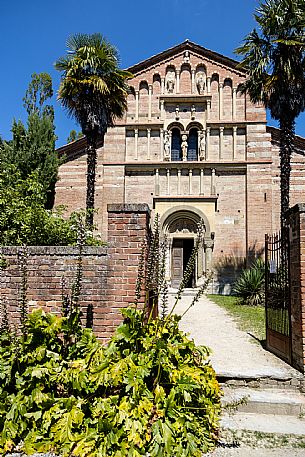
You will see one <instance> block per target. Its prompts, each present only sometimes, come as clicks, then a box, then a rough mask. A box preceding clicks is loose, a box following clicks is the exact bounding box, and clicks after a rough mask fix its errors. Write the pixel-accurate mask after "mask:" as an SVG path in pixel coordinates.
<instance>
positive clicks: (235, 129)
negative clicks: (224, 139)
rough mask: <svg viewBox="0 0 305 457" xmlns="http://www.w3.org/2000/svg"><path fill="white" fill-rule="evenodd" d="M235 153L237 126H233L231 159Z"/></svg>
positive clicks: (234, 156)
mask: <svg viewBox="0 0 305 457" xmlns="http://www.w3.org/2000/svg"><path fill="white" fill-rule="evenodd" d="M236 153H237V127H236V126H234V127H233V160H235V158H236Z"/></svg>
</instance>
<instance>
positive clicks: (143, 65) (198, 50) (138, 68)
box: [128, 40, 246, 76]
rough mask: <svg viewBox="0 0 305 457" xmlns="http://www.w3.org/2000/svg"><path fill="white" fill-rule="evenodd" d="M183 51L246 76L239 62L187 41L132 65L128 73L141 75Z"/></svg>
mask: <svg viewBox="0 0 305 457" xmlns="http://www.w3.org/2000/svg"><path fill="white" fill-rule="evenodd" d="M185 51H191V52H192V51H193V52H194V53H195V54H197V55H200V56H202V57H205V58H207V59H209V60H212V61H214V62H215V63H219V64H221V65H225V66H226V67H228V68H231V69H234V70H235V71H238V72H239V73H240V74H241V75H245V74H246V71H245V70H244V69H243V68H242V67H241V66H240V62H238V61H237V60H233V59H231V58H229V57H226V56H224V55H222V54H219V53H217V52H214V51H211V50H210V49H207V48H204V47H203V46H200V45H199V44H196V43H193V42H192V41H189V40H185V41H184V42H183V43H180V44H178V45H176V46H173V47H172V48H169V49H167V50H165V51H162V52H160V53H158V54H155V55H154V56H152V57H149V58H148V59H145V60H143V61H142V62H139V63H137V64H135V65H132V66H131V67H129V68H128V71H130V72H131V73H133V74H134V75H135V76H136V75H137V73H141V72H143V71H145V70H146V69H148V68H149V67H151V66H154V65H157V64H159V63H162V62H163V61H164V60H167V59H169V58H171V57H174V56H176V55H177V54H180V53H182V52H185Z"/></svg>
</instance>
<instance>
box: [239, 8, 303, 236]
mask: <svg viewBox="0 0 305 457" xmlns="http://www.w3.org/2000/svg"><path fill="white" fill-rule="evenodd" d="M255 19H256V21H257V24H258V27H259V31H257V30H256V29H254V30H253V31H252V32H251V33H250V34H249V35H248V36H247V37H246V38H245V40H244V44H243V45H242V46H241V47H239V48H237V49H236V52H237V53H238V54H240V55H242V56H243V60H242V62H241V66H242V67H243V68H244V69H245V70H246V71H247V73H248V78H247V80H246V81H245V83H244V84H243V86H242V90H243V92H244V93H245V92H246V93H248V94H249V96H250V99H251V101H252V102H254V103H258V102H262V103H263V104H264V106H265V107H266V108H268V109H269V110H270V113H271V116H272V117H273V118H274V119H276V120H277V121H279V127H280V168H281V227H282V229H284V228H285V227H287V222H286V218H285V214H286V211H287V210H288V209H289V183H290V158H291V154H292V152H293V143H294V137H295V119H296V118H297V116H298V115H299V114H300V113H301V112H302V111H304V109H305V33H304V25H305V2H304V0H266V2H265V3H260V6H259V7H258V9H257V10H256V14H255Z"/></svg>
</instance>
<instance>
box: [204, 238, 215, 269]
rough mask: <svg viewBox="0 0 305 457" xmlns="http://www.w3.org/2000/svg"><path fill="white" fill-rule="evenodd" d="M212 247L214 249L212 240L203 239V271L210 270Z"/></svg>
mask: <svg viewBox="0 0 305 457" xmlns="http://www.w3.org/2000/svg"><path fill="white" fill-rule="evenodd" d="M213 247H214V241H213V240H209V239H204V249H205V271H207V270H210V268H211V265H212V252H213Z"/></svg>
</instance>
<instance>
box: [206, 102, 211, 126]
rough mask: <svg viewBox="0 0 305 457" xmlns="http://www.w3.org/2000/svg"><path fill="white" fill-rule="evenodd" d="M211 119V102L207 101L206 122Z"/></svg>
mask: <svg viewBox="0 0 305 457" xmlns="http://www.w3.org/2000/svg"><path fill="white" fill-rule="evenodd" d="M210 117H211V100H207V121H209V120H210Z"/></svg>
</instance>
